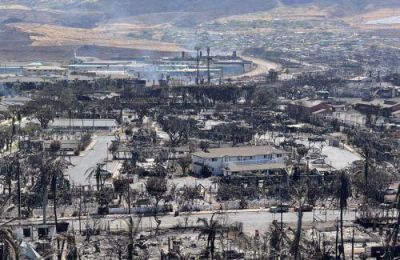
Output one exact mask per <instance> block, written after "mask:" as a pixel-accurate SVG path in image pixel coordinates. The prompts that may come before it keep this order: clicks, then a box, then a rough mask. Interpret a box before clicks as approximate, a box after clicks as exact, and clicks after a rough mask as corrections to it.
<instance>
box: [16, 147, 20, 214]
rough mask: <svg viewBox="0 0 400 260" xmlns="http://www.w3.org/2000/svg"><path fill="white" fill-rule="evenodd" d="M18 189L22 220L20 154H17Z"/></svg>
mask: <svg viewBox="0 0 400 260" xmlns="http://www.w3.org/2000/svg"><path fill="white" fill-rule="evenodd" d="M17 177H18V181H17V186H18V187H17V188H18V218H19V219H21V168H20V163H19V154H18V153H17Z"/></svg>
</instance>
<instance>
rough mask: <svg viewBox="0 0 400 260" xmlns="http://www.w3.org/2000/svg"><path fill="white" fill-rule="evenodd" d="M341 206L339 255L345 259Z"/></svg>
mask: <svg viewBox="0 0 400 260" xmlns="http://www.w3.org/2000/svg"><path fill="white" fill-rule="evenodd" d="M343 211H344V209H343V207H341V208H340V241H341V242H340V255H342V259H343V260H346V256H345V254H344V240H343Z"/></svg>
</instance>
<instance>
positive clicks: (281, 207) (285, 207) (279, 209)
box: [269, 204, 290, 213]
mask: <svg viewBox="0 0 400 260" xmlns="http://www.w3.org/2000/svg"><path fill="white" fill-rule="evenodd" d="M289 208H290V206H289V205H287V204H281V205H276V206H273V207H270V208H269V212H271V213H285V212H289Z"/></svg>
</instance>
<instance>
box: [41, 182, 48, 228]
mask: <svg viewBox="0 0 400 260" xmlns="http://www.w3.org/2000/svg"><path fill="white" fill-rule="evenodd" d="M48 197H49V194H48V191H47V187H46V188H45V189H44V192H43V201H42V214H43V225H46V224H47V203H48V199H49V198H48Z"/></svg>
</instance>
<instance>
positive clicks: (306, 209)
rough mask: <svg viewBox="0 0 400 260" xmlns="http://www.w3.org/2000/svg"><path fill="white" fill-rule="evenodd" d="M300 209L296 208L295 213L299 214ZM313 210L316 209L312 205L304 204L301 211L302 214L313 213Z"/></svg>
mask: <svg viewBox="0 0 400 260" xmlns="http://www.w3.org/2000/svg"><path fill="white" fill-rule="evenodd" d="M299 209H300V207H296V208H294V211H295V212H298V211H299ZM313 209H314V207H313V205H310V204H304V205H303V206H302V207H301V211H302V212H311V211H313Z"/></svg>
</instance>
